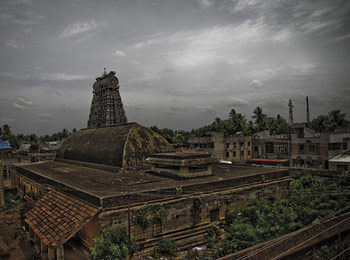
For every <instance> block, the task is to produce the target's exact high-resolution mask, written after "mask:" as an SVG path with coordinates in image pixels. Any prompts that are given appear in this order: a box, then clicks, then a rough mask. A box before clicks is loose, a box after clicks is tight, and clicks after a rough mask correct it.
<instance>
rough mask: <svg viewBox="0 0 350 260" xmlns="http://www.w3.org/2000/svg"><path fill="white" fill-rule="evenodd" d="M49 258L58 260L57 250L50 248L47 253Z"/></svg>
mask: <svg viewBox="0 0 350 260" xmlns="http://www.w3.org/2000/svg"><path fill="white" fill-rule="evenodd" d="M47 257H48V258H49V260H56V257H55V248H53V247H51V246H49V248H48V253H47Z"/></svg>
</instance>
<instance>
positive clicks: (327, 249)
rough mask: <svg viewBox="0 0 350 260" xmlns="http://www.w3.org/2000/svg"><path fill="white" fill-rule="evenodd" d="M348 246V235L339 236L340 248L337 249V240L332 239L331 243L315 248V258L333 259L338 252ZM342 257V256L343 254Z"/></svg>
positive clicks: (349, 245) (349, 237) (349, 242)
mask: <svg viewBox="0 0 350 260" xmlns="http://www.w3.org/2000/svg"><path fill="white" fill-rule="evenodd" d="M349 247H350V235H349V234H348V235H345V236H342V237H341V243H340V250H338V240H335V241H333V242H332V243H330V244H328V245H325V246H322V247H321V248H319V249H318V250H316V255H315V256H314V257H315V259H320V260H328V259H333V258H334V257H335V256H336V255H338V252H339V251H340V252H342V251H343V250H345V249H346V248H349ZM343 259H344V256H343Z"/></svg>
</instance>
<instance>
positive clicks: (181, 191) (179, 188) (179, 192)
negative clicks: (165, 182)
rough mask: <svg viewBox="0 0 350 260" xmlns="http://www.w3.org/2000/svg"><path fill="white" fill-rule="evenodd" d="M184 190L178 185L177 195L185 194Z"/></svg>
mask: <svg viewBox="0 0 350 260" xmlns="http://www.w3.org/2000/svg"><path fill="white" fill-rule="evenodd" d="M183 193H184V192H183V190H182V187H177V188H176V195H177V196H182V195H183Z"/></svg>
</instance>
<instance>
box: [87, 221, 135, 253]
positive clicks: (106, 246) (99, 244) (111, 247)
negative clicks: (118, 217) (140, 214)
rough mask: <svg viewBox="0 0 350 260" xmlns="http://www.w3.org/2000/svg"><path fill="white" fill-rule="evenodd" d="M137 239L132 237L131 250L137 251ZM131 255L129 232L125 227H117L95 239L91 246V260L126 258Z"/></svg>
mask: <svg viewBox="0 0 350 260" xmlns="http://www.w3.org/2000/svg"><path fill="white" fill-rule="evenodd" d="M136 249H137V246H136V240H135V238H134V237H132V238H131V252H132V253H134V252H136ZM128 255H129V248H128V234H127V231H126V228H125V227H120V226H119V227H115V228H112V229H109V230H107V231H105V232H103V233H102V236H101V237H98V238H96V239H94V245H93V246H92V247H91V248H90V259H91V260H100V259H105V260H124V259H126V257H127V256H128Z"/></svg>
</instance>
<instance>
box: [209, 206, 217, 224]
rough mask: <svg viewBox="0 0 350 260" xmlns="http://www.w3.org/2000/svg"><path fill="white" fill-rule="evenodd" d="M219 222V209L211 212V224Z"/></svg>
mask: <svg viewBox="0 0 350 260" xmlns="http://www.w3.org/2000/svg"><path fill="white" fill-rule="evenodd" d="M218 220H219V209H212V210H210V222H213V221H218Z"/></svg>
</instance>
